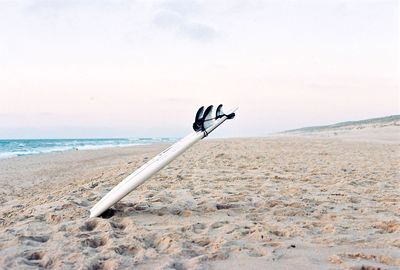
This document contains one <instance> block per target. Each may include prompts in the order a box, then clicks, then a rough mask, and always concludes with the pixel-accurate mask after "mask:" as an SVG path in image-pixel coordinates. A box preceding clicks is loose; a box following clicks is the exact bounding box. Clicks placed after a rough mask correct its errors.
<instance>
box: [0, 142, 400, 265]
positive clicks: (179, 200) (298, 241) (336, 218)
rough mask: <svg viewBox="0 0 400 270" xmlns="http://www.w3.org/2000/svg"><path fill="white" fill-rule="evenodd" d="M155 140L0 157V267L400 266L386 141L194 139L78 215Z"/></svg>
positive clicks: (391, 155) (399, 158) (392, 150)
mask: <svg viewBox="0 0 400 270" xmlns="http://www.w3.org/2000/svg"><path fill="white" fill-rule="evenodd" d="M165 147H166V146H165V145H155V146H147V147H130V148H118V149H103V150H93V151H71V152H66V153H55V154H45V155H37V156H30V157H19V158H12V159H8V160H1V161H0V186H1V188H0V194H1V197H0V204H1V207H0V268H5V269H37V268H50V269H126V268H128V269H132V268H135V269H399V268H400V204H399V201H400V199H399V198H400V188H399V180H400V178H399V162H400V145H399V143H398V142H395V143H390V144H388V143H382V142H380V143H377V142H376V141H375V142H365V141H364V142H357V141H343V140H339V139H326V138H325V139H319V138H314V137H312V138H299V137H278V138H259V139H257V138H255V139H229V140H228V139H227V140H210V139H207V140H206V141H202V142H200V143H198V144H197V145H196V146H194V147H193V148H191V149H190V150H189V151H188V152H186V153H185V154H184V155H183V156H181V157H180V158H178V159H177V160H175V161H174V162H173V163H171V164H170V165H169V166H168V167H167V168H165V169H164V170H162V171H161V172H160V173H158V174H157V175H156V176H154V177H153V178H151V179H150V180H148V181H147V182H145V183H144V184H143V185H142V186H140V187H139V188H138V189H137V190H135V191H133V192H132V193H131V194H130V195H129V196H127V197H125V198H124V199H123V200H122V201H121V202H120V203H118V204H117V205H116V206H115V207H114V210H113V211H109V212H108V213H107V215H106V218H92V219H89V218H88V216H89V209H90V208H91V207H92V206H93V205H94V204H95V202H97V201H98V200H99V199H100V198H101V197H102V196H103V195H105V194H106V192H108V191H109V190H110V189H111V188H112V187H113V186H114V185H115V184H117V183H118V182H119V181H121V180H122V179H123V178H124V177H126V176H127V175H128V174H130V173H131V172H133V171H134V170H135V169H136V168H138V167H139V166H140V165H141V164H143V163H144V162H145V161H146V160H148V159H149V158H151V157H152V156H154V155H156V154H157V153H158V152H159V151H160V150H162V149H164V148H165Z"/></svg>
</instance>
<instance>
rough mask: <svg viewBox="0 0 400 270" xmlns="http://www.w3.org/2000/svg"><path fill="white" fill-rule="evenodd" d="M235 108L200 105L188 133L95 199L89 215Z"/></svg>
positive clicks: (228, 116) (101, 209)
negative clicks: (226, 108)
mask: <svg viewBox="0 0 400 270" xmlns="http://www.w3.org/2000/svg"><path fill="white" fill-rule="evenodd" d="M237 109H238V108H235V109H233V110H230V111H229V112H228V113H224V112H223V111H222V104H220V105H219V106H218V107H217V109H216V111H215V113H214V107H213V106H212V105H211V106H208V107H207V108H206V109H205V110H204V107H201V108H200V109H199V110H198V111H197V113H196V117H195V121H194V123H193V129H194V131H193V132H192V133H190V134H189V135H187V136H186V137H184V138H182V139H181V140H179V141H178V142H176V143H175V144H173V145H171V146H170V147H168V148H167V149H165V150H164V151H162V152H161V153H160V154H158V155H157V156H155V157H154V158H152V159H151V160H149V161H148V162H147V163H145V164H144V165H143V166H141V167H140V168H139V169H137V170H136V171H135V172H133V173H132V174H131V175H129V176H128V177H127V178H125V179H124V180H122V182H120V183H119V184H118V185H117V186H115V187H114V188H113V189H112V190H111V191H110V192H108V193H107V194H106V195H105V196H104V197H103V198H102V199H101V200H100V201H99V202H97V203H96V204H95V206H93V208H92V209H90V217H97V216H99V215H101V214H102V213H103V212H104V211H106V210H107V209H108V208H110V207H111V206H113V205H114V204H115V203H117V202H118V201H120V200H121V199H122V198H123V197H125V196H126V195H128V193H129V192H131V191H132V190H134V189H135V188H137V187H138V186H140V185H141V184H142V183H143V182H144V181H146V180H147V179H149V178H150V177H151V176H152V175H154V174H155V173H157V172H158V171H159V170H161V169H162V168H164V167H165V166H167V165H168V164H169V163H170V162H171V161H173V160H174V159H175V158H177V157H178V156H179V155H181V154H182V153H183V152H185V151H186V150H187V149H189V148H190V147H191V146H192V145H193V144H195V143H196V142H198V141H200V140H201V139H203V138H204V137H207V136H208V134H210V133H211V132H212V131H213V130H214V129H216V128H217V127H218V126H219V125H221V124H222V123H223V122H225V121H226V120H227V119H232V118H234V117H235V111H236V110H237Z"/></svg>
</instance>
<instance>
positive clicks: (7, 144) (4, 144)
mask: <svg viewBox="0 0 400 270" xmlns="http://www.w3.org/2000/svg"><path fill="white" fill-rule="evenodd" d="M177 139H178V138H135V139H124V138H106V139H34V140H24V139H21V140H0V159H4V158H11V157H17V156H26V155H35V154H41V153H51V152H62V151H69V150H87V149H100V148H107V147H125V146H133V145H148V144H155V143H173V142H175V141H177Z"/></svg>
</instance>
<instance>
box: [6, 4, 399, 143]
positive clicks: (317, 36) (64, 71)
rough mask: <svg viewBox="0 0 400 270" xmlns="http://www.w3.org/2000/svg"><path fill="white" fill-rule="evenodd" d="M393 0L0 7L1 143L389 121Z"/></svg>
mask: <svg viewBox="0 0 400 270" xmlns="http://www.w3.org/2000/svg"><path fill="white" fill-rule="evenodd" d="M399 36H400V35H399V1H397V0H394V1H368V0H367V1H361V0H360V1H358V0H353V1H349V0H347V1H320V0H315V1H285V0H283V1H282V0H279V1H278V0H276V1H246V0H238V1H237V0H233V1H232V0H229V1H228V0H226V1H218V0H213V1H211V0H210V1H187V0H182V1H175V0H174V1H135V0H108V1H106V0H96V1H88V0H0V138H61V137H75V138H76V137H143V136H149V137H150V136H163V137H171V136H173V137H180V136H184V135H186V133H188V132H190V130H191V125H192V122H193V118H194V114H195V112H196V110H197V108H198V107H200V106H201V105H208V104H215V105H218V104H219V103H224V104H225V106H226V107H227V108H229V107H235V106H239V111H238V112H237V118H236V119H235V120H232V121H230V122H229V123H226V124H224V125H223V126H221V127H220V128H219V129H218V130H217V131H216V134H214V137H217V136H263V135H266V134H268V133H271V132H276V131H280V130H285V129H292V128H299V127H303V126H310V125H319V124H331V123H335V122H339V121H347V120H358V119H365V118H372V117H380V116H386V115H391V114H400V97H399V95H400V93H399V91H400V88H399V63H400V60H399V57H400V53H399V49H398V47H399V46H400V44H399V43H400V42H399Z"/></svg>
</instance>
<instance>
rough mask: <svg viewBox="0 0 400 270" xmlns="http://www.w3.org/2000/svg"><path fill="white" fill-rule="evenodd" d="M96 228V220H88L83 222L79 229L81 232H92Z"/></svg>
mask: <svg viewBox="0 0 400 270" xmlns="http://www.w3.org/2000/svg"><path fill="white" fill-rule="evenodd" d="M96 226H97V221H96V220H90V221H87V222H85V224H84V225H82V226H81V227H80V228H79V229H80V230H81V232H91V231H93V230H94V229H95V228H96Z"/></svg>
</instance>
